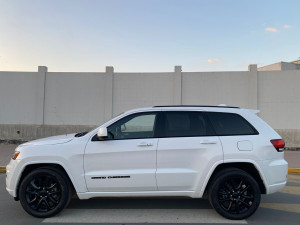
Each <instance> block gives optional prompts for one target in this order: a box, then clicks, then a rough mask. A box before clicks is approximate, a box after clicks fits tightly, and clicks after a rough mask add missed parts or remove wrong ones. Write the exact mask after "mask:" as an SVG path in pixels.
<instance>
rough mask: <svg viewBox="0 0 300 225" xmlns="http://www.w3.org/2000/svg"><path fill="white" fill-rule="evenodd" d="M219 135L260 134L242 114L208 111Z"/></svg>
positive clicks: (208, 115)
mask: <svg viewBox="0 0 300 225" xmlns="http://www.w3.org/2000/svg"><path fill="white" fill-rule="evenodd" d="M206 115H207V117H208V118H209V120H210V122H211V123H212V125H213V127H214V129H215V132H216V134H217V135H218V136H222V135H223V136H225V135H253V134H258V132H257V131H256V130H255V128H254V127H253V126H252V125H251V124H250V123H249V122H248V121H246V120H245V119H244V118H243V117H242V116H240V115H238V114H234V113H219V112H208V113H206Z"/></svg>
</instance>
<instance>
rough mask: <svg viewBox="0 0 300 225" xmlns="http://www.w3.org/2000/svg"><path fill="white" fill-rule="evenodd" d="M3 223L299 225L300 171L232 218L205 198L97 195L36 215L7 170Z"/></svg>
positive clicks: (0, 209)
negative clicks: (10, 188)
mask: <svg viewBox="0 0 300 225" xmlns="http://www.w3.org/2000/svg"><path fill="white" fill-rule="evenodd" d="M0 199H1V201H0V223H1V224H3V225H16V224H20V225H21V224H22V225H27V224H30V225H36V224H60V225H62V224H69V225H70V224H76V225H78V224H103V225H104V224H106V225H107V224H110V225H114V224H115V225H121V224H122V225H130V224H135V225H137V224H144V223H147V224H148V225H150V224H153V225H159V224H164V225H169V224H189V225H191V224H255V225H282V224H289V225H296V224H297V225H298V224H299V221H300V175H289V176H288V184H287V186H286V188H285V189H284V190H283V191H281V192H278V193H275V194H271V195H263V196H262V202H261V205H260V207H259V209H258V210H257V212H256V213H255V214H254V215H252V216H251V217H250V218H248V219H246V220H241V221H231V220H227V219H224V218H223V217H221V216H219V215H218V214H217V213H216V212H215V211H214V210H213V209H212V208H211V206H210V204H209V202H208V200H205V199H189V198H95V199H89V200H79V199H77V198H76V197H74V198H73V199H72V200H71V203H70V204H69V206H68V207H67V208H66V209H64V210H63V211H62V212H61V213H60V214H58V215H57V216H55V217H51V218H47V219H39V218H34V217H32V216H30V215H28V214H27V213H26V212H25V211H24V210H23V209H22V207H21V205H20V202H16V201H14V199H13V198H12V197H11V196H10V195H9V194H8V193H7V192H6V190H5V174H4V173H2V174H0Z"/></svg>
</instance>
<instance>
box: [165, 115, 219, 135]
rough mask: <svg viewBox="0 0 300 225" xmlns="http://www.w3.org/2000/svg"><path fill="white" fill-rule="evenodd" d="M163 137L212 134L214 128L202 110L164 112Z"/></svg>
mask: <svg viewBox="0 0 300 225" xmlns="http://www.w3.org/2000/svg"><path fill="white" fill-rule="evenodd" d="M163 121H164V122H163V123H164V125H163V127H164V132H163V137H195V136H212V135H214V132H213V130H212V129H211V127H210V126H209V124H208V123H207V121H206V120H205V118H204V115H203V113H201V112H188V111H186V112H185V111H180V112H176V111H170V112H164V117H163Z"/></svg>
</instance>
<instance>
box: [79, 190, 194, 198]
mask: <svg viewBox="0 0 300 225" xmlns="http://www.w3.org/2000/svg"><path fill="white" fill-rule="evenodd" d="M77 196H78V198H79V199H90V198H97V197H163V196H170V197H171V196H173V197H178V196H180V197H190V198H199V196H197V197H196V195H195V192H194V191H139V192H84V193H83V192H80V193H77Z"/></svg>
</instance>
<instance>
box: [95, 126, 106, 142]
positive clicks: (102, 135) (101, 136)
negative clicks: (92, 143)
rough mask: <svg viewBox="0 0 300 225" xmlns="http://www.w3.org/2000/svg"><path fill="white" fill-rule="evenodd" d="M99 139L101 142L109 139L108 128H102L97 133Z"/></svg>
mask: <svg viewBox="0 0 300 225" xmlns="http://www.w3.org/2000/svg"><path fill="white" fill-rule="evenodd" d="M97 137H98V139H99V140H105V139H106V138H107V128H106V127H100V128H99V130H98V133H97Z"/></svg>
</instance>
